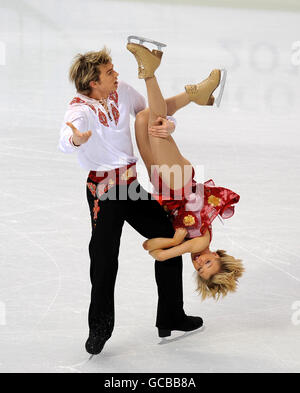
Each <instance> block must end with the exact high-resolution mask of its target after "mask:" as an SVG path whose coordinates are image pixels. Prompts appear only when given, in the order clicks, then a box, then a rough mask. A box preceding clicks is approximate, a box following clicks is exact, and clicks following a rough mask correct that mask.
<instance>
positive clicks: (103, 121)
mask: <svg viewBox="0 0 300 393" xmlns="http://www.w3.org/2000/svg"><path fill="white" fill-rule="evenodd" d="M98 119H99V121H100V123H101V124H103V125H104V126H105V127H108V122H107V118H106V116H105V114H104V113H103V112H101V111H100V109H98Z"/></svg>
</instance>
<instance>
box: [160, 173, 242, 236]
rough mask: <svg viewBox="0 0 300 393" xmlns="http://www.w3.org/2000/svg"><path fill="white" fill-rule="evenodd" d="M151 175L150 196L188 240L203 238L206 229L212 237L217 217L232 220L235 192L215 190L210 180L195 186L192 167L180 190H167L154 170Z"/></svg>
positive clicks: (236, 199)
mask: <svg viewBox="0 0 300 393" xmlns="http://www.w3.org/2000/svg"><path fill="white" fill-rule="evenodd" d="M153 175H154V176H153V180H154V181H153V185H154V188H155V191H156V193H154V194H153V196H154V197H155V199H156V200H157V201H158V202H159V203H160V205H162V206H163V207H164V209H165V211H167V212H168V214H169V216H170V219H171V221H172V224H173V227H174V229H175V230H176V229H177V228H185V229H186V230H187V235H186V238H187V239H193V238H195V237H198V236H203V235H204V233H205V232H206V230H209V232H210V237H211V238H212V228H211V224H212V222H213V220H214V219H215V218H216V217H217V216H218V215H220V216H221V217H222V218H223V219H227V218H230V217H232V216H233V214H234V206H233V205H234V204H235V203H238V201H239V199H240V196H239V195H238V194H236V193H235V192H234V191H231V190H229V189H228V188H224V187H216V186H215V183H214V182H213V180H208V181H206V182H205V183H204V184H201V183H197V182H196V181H195V180H194V176H195V171H194V168H193V173H192V179H191V181H190V182H189V183H188V184H187V185H186V186H185V187H183V188H182V189H180V190H171V189H170V188H168V186H166V184H165V183H164V182H163V181H162V179H161V177H160V176H159V175H158V173H157V172H156V171H154V173H153ZM166 191H167V192H166Z"/></svg>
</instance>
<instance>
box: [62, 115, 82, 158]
mask: <svg viewBox="0 0 300 393" xmlns="http://www.w3.org/2000/svg"><path fill="white" fill-rule="evenodd" d="M66 122H69V123H72V124H73V125H74V126H75V127H76V128H77V130H79V131H80V132H86V131H88V129H89V122H88V119H87V116H86V114H85V112H84V111H80V110H78V111H73V110H72V111H71V110H68V111H67V113H66V114H65V117H64V122H63V124H62V127H61V129H60V139H59V144H58V147H59V149H60V150H61V151H62V152H63V153H73V152H74V151H78V150H79V149H80V148H81V146H75V145H74V144H73V143H72V135H73V132H72V130H71V128H70V127H69V126H68V125H67V124H66Z"/></svg>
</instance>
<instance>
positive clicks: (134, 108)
mask: <svg viewBox="0 0 300 393" xmlns="http://www.w3.org/2000/svg"><path fill="white" fill-rule="evenodd" d="M127 89H128V90H127V92H128V96H129V99H130V104H131V105H130V113H131V114H132V116H136V114H137V113H138V112H140V111H142V110H143V109H145V108H146V100H145V98H144V97H143V96H142V94H140V93H139V92H138V91H136V90H135V89H134V88H133V87H131V86H129V85H127Z"/></svg>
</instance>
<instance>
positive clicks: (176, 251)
mask: <svg viewBox="0 0 300 393" xmlns="http://www.w3.org/2000/svg"><path fill="white" fill-rule="evenodd" d="M209 242H210V235H209V232H208V231H207V232H206V233H205V235H204V236H201V237H196V238H195V239H191V240H187V241H185V242H184V243H182V244H180V245H178V246H175V247H172V248H169V249H168V250H161V249H158V250H153V251H150V252H149V254H150V255H151V256H152V257H153V258H154V259H156V260H157V261H166V260H167V259H170V258H174V257H178V256H180V255H183V254H185V253H188V252H189V253H196V252H201V251H203V250H205V249H206V248H207V247H208V246H209Z"/></svg>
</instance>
